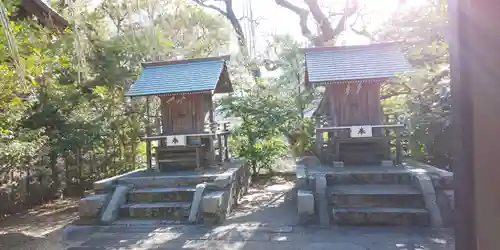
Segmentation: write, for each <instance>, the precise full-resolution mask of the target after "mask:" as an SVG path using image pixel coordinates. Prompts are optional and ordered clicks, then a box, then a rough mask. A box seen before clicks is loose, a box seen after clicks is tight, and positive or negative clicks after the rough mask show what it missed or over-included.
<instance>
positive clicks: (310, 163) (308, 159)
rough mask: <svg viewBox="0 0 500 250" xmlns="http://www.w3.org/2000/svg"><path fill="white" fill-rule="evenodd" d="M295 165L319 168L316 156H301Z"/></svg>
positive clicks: (319, 162)
mask: <svg viewBox="0 0 500 250" xmlns="http://www.w3.org/2000/svg"><path fill="white" fill-rule="evenodd" d="M295 163H296V164H297V165H304V166H306V167H319V166H321V161H320V160H319V159H318V157H316V156H302V157H300V158H299V159H297V161H296V162H295Z"/></svg>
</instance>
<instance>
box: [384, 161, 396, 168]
mask: <svg viewBox="0 0 500 250" xmlns="http://www.w3.org/2000/svg"><path fill="white" fill-rule="evenodd" d="M381 165H382V167H394V163H393V162H392V161H391V160H383V161H382V162H381Z"/></svg>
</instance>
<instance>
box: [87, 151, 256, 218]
mask: <svg viewBox="0 0 500 250" xmlns="http://www.w3.org/2000/svg"><path fill="white" fill-rule="evenodd" d="M244 163H245V162H244V161H231V162H224V163H220V164H217V165H214V166H210V167H205V168H203V169H199V170H197V171H175V172H173V171H171V172H159V171H158V170H155V169H140V170H134V171H131V172H129V173H126V174H123V175H119V176H114V177H111V178H108V179H104V180H100V181H97V182H94V194H93V195H89V196H87V197H85V198H82V199H81V200H80V202H79V215H80V220H79V223H83V224H92V223H99V224H100V223H104V224H110V223H113V224H114V223H116V224H120V225H123V224H125V225H129V224H131V225H132V224H143V223H144V224H181V223H190V224H194V223H208V224H210V223H219V222H221V221H223V220H224V219H225V217H226V216H227V215H228V214H230V213H231V211H232V209H233V208H234V206H236V205H237V204H238V200H239V199H240V198H241V196H242V195H243V194H245V193H246V192H247V190H248V187H249V185H250V184H251V171H250V168H249V167H248V165H246V164H244Z"/></svg>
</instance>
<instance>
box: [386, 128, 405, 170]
mask: <svg viewBox="0 0 500 250" xmlns="http://www.w3.org/2000/svg"><path fill="white" fill-rule="evenodd" d="M394 133H395V134H396V166H399V165H400V164H401V162H402V156H401V153H402V152H403V151H402V148H401V129H400V128H396V129H395V130H394ZM389 155H390V154H389Z"/></svg>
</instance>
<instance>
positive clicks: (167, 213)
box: [120, 186, 196, 223]
mask: <svg viewBox="0 0 500 250" xmlns="http://www.w3.org/2000/svg"><path fill="white" fill-rule="evenodd" d="M195 190H196V187H193V186H179V187H156V188H138V189H132V190H130V191H129V192H128V194H127V200H126V202H125V204H124V205H122V206H121V207H120V218H132V219H160V220H167V221H172V222H175V223H183V222H187V221H188V218H189V214H190V211H191V204H192V202H193V197H194V192H195Z"/></svg>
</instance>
